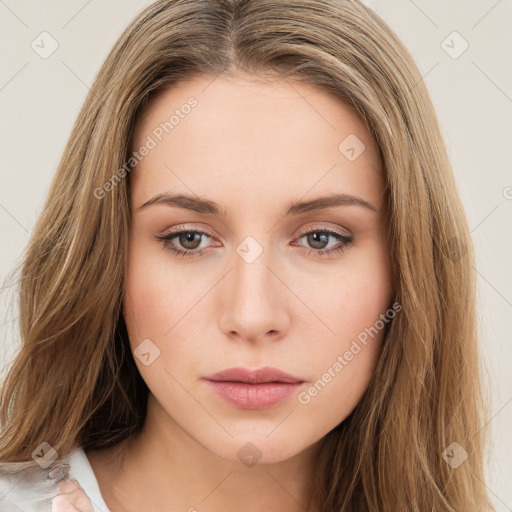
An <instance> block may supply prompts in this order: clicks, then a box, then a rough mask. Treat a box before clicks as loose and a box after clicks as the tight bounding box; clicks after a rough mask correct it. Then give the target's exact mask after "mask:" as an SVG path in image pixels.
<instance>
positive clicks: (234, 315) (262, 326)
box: [222, 237, 284, 339]
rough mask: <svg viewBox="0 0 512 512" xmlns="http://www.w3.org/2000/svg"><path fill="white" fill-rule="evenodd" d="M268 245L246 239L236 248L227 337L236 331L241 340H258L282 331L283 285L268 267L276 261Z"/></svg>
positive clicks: (227, 309)
mask: <svg viewBox="0 0 512 512" xmlns="http://www.w3.org/2000/svg"><path fill="white" fill-rule="evenodd" d="M260 238H261V237H260ZM265 240H267V241H268V237H267V238H266V239H265ZM268 245H269V244H268V243H264V241H263V240H262V241H257V240H256V239H255V238H253V237H246V238H245V239H244V240H242V242H241V243H240V244H239V245H238V246H237V247H236V248H235V254H234V255H233V267H234V268H233V271H232V272H230V278H229V279H228V283H229V284H227V288H228V289H227V290H226V293H227V298H226V300H225V311H224V312H223V322H224V325H223V326H222V327H223V328H224V330H225V331H226V334H228V333H229V332H233V331H236V332H237V333H238V334H239V335H241V336H242V337H245V338H248V339H249V338H251V339H257V338H259V337H262V336H265V334H266V333H267V332H269V331H279V330H282V328H283V325H281V324H280V323H279V322H280V319H281V320H282V319H283V312H284V310H283V301H282V298H281V297H282V290H280V289H279V287H280V286H282V284H281V283H280V281H279V279H277V278H276V277H275V276H274V275H273V273H272V272H271V271H270V270H269V268H268V267H271V266H272V260H273V258H272V254H271V251H269V250H267V246H268Z"/></svg>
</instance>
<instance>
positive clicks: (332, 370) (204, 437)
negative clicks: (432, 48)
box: [0, 0, 492, 512]
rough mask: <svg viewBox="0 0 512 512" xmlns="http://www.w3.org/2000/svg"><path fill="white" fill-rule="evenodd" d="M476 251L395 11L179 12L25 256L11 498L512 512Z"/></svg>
mask: <svg viewBox="0 0 512 512" xmlns="http://www.w3.org/2000/svg"><path fill="white" fill-rule="evenodd" d="M472 262H473V253H472V246H471V238H470V235H469V230H468V227H467V222H466V219H465V215H464V211H463V209H462V206H461V202H460V200H459V197H458V195H457V191H456V188H455V184H454V179H453V175H452V172H451V169H450V163H449V159H448V157H447V154H446V151H445V148H444V144H443V141H442V138H441V135H440V133H439V129H438V124H437V120H436V115H435V112H434V110H433V107H432V103H431V101H430V98H429V96H428V93H427V90H426V88H425V85H424V83H423V82H422V80H421V75H420V73H419V71H418V69H417V67H416V66H415V64H414V62H413V60H412V58H411V56H410V54H409V53H408V52H407V50H406V49H405V48H404V46H403V45H402V44H401V42H400V41H399V40H398V39H397V37H396V36H395V35H394V33H393V32H392V31H391V29H390V28H389V27H388V26H387V25H386V24H385V23H384V22H383V21H382V20H381V19H380V18H379V17H378V16H376V15H375V13H374V12H373V11H371V10H370V9H368V8H367V7H365V6H364V5H362V4H361V3H360V2H358V1H355V0H337V1H333V0H316V1H310V0H303V1H298V2H297V1H293V2H292V1H288V0H285V1H280V2H271V1H267V0H258V1H255V0H241V1H229V0H216V1H213V2H212V1H205V0H189V1H186V2H185V1H177V0H160V1H157V2H155V3H153V4H152V5H151V6H149V7H148V8H146V9H145V10H144V11H143V12H142V13H141V14H140V15H139V16H138V17H137V18H136V19H135V20H134V21H133V22H132V23H131V24H130V26H129V27H128V28H127V29H126V30H125V32H124V33H123V34H122V36H121V37H120V38H119V40H118V42H117V43H116V45H115V46H114V48H113V50H112V51H111V53H110V55H109V56H108V57H107V59H106V62H105V63H104V65H103V66H102V68H101V70H100V72H99V74H98V76H97V78H96V80H95V82H94V84H93V86H92V88H91V91H90V93H89V95H88V96H87V99H86V101H85V104H84V105H83V107H82V110H81V112H80V114H79V116H78V119H77V121H76V123H75V126H74V127H73V130H72V133H71V137H70V140H69V142H68V144H67V146H66V148H65V151H64V155H63V157H62V160H61V162H60V165H59V168H58V170H57V174H56V176H55V179H54V181H53V184H52V187H51V190H50V193H49V196H48V199H47V203H46V206H45V209H44V211H43V213H42V215H41V217H40V219H39V221H38V224H37V226H36V228H35V230H34V233H33V235H32V238H31V241H30V244H29V247H28V250H27V253H26V256H25V259H24V262H23V267H22V271H21V276H20V308H21V316H20V322H21V323H20V327H21V336H22V340H23V345H22V348H21V350H20V352H19V354H18V356H17V358H16V360H15V361H14V363H13V365H12V367H11V368H10V370H9V373H8V375H7V377H6V379H5V382H4V383H3V387H2V392H1V402H0V417H1V418H2V420H1V421H2V425H3V427H2V434H1V436H0V459H1V461H2V463H3V464H2V470H3V474H4V477H3V480H2V485H3V486H4V487H3V488H4V489H5V491H4V494H6V496H5V497H4V500H3V501H4V504H5V503H7V504H9V503H11V504H13V505H17V506H20V504H23V506H24V507H25V508H24V510H50V509H52V507H53V510H107V509H108V510H111V511H118V510H119V511H121V510H124V511H131V510H149V511H153V510H155V511H156V510H162V511H163V510H165V511H167V510H189V511H194V510H201V511H205V510H220V509H221V508H222V509H223V510H239V509H243V510H248V511H257V510H266V511H269V512H271V511H272V512H273V511H282V510H290V511H299V510H311V511H315V512H318V511H321V512H334V511H336V512H348V511H356V510H357V511H375V512H377V511H379V512H384V511H396V510H411V511H430V510H433V511H436V512H437V511H455V510H475V511H476V510H488V509H489V507H492V505H491V503H490V501H489V499H488V496H487V493H486V489H485V484H484V482H483V479H484V477H483V468H482V458H483V448H484V438H483V431H482V426H483V425H484V422H485V418H486V414H487V412H486V408H485V403H484V401H483V400H482V391H481V387H480V386H481V385H480V376H479V370H478V368H479V365H478V362H479V359H478V351H477V340H476V325H475V289H474V286H475V283H474V274H473V272H472V266H471V265H472ZM47 474H48V478H46V476H47ZM27 482H30V484H27ZM54 496H56V497H55V498H54ZM0 504H2V501H0ZM29 507H32V508H29ZM37 507H40V508H37Z"/></svg>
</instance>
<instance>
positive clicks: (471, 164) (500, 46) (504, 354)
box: [0, 0, 512, 512]
mask: <svg viewBox="0 0 512 512" xmlns="http://www.w3.org/2000/svg"><path fill="white" fill-rule="evenodd" d="M148 3H149V2H147V1H144V0H108V1H106V0H104V1H100V0H89V1H87V0H67V1H65V2H64V1H60V2H59V1H56V0H46V1H45V2H39V1H37V0H22V1H14V0H0V41H1V55H2V57H1V63H2V64H1V68H0V116H1V117H0V119H1V132H0V143H1V165H0V173H1V187H0V233H1V237H2V238H1V242H2V243H1V246H0V279H1V280H2V282H3V280H4V279H5V278H6V276H7V274H8V273H9V272H10V271H11V270H12V269H13V266H14V264H15V263H16V262H17V261H18V259H19V257H20V255H21V253H22V250H23V248H24V246H25V245H26V243H27V241H28V238H29V235H30V232H31V230H32V228H33V226H34V223H35V221H36V219H37V217H38V214H39V213H40V211H41V209H42V205H43V201H44V199H45V196H46V194H47V192H48V188H49V185H50V182H51V179H52V176H53V174H54V172H55V170H56V166H57V164H58V162H59V159H60V156H61V153H62V150H63V148H64V145H65V143H66V140H67V138H68V136H69V133H70V130H71V126H72V123H73V121H74V119H75V117H76V115H77V114H78V111H79V109H80V107H81V105H82V102H83V101H84V98H85V96H86V94H87V92H88V89H89V86H90V84H91V83H92V81H93V78H94V77H95V75H96V73H97V71H98V70H99V67H100V65H101V63H102V62H103V60H104V58H105V57H106V55H107V53H108V51H109V50H110V48H111V47H112V45H113V44H114V42H115V41H116V39H117V37H118V36H119V35H120V33H121V31H122V30H123V29H124V28H125V26H126V25H127V24H128V22H129V21H130V20H131V19H132V18H133V16H135V14H136V13H137V12H139V10H141V9H142V8H143V7H144V6H145V5H147V4H148ZM365 3H366V4H367V5H369V6H370V7H372V8H373V9H374V10H375V11H376V12H377V13H378V14H379V15H381V16H382V17H383V18H384V19H385V20H386V21H387V22H388V23H389V24H390V26H391V27H392V28H393V29H394V30H395V31H396V33H397V34H398V36H399V37H400V38H401V39H402V40H403V41H404V43H405V45H406V46H407V47H408V48H409V50H410V52H411V53H412V54H413V56H414V58H415V59H416V62H417V64H418V67H419V68H420V70H421V73H422V75H423V77H424V81H425V83H426V85H427V87H428V89H429V91H430V94H431V97H432V100H433V102H434V105H435V107H436V109H437V112H438V116H439V120H440V123H441V129H442V132H443V135H444V137H445V141H446V144H447V147H448V149H449V152H450V155H451V159H452V163H453V167H454V172H455V175H456V179H457V183H458V187H459V192H460V194H461V197H462V200H463V202H464V206H465V209H466V212H467V216H468V220H469V225H470V228H471V232H472V236H473V240H474V243H475V247H476V257H477V266H476V271H477V273H478V300H479V319H480V333H481V346H482V352H483V355H484V364H486V365H487V367H488V370H489V373H490V378H491V387H490V392H491V394H492V405H491V413H492V414H491V416H492V419H491V421H490V423H489V424H488V425H487V426H486V427H485V428H486V429H488V431H489V433H490V436H491V446H490V451H489V463H488V475H489V476H488V482H487V483H488V487H489V492H490V495H491V497H492V499H493V501H494V503H495V506H496V510H498V511H499V512H505V511H512V488H511V486H510V482H512V439H511V437H510V432H511V431H512V372H511V367H512V346H511V343H512V340H511V336H510V335H511V332H512V271H511V264H510V262H511V261H512V230H511V220H512V173H511V162H512V158H511V152H512V150H511V147H512V144H511V142H512V123H511V120H512V116H511V114H512V70H511V65H510V62H512V59H511V53H512V51H511V50H512V31H511V29H510V27H511V26H512V1H511V0H471V1H468V0H466V1H464V0H431V1H427V0H387V1H384V0H367V1H365ZM43 32H47V33H48V34H49V35H44V34H43V35H41V34H42V33H43ZM42 37H43V38H45V44H44V48H45V50H44V51H47V52H48V51H50V50H51V49H52V46H51V45H52V44H53V45H58V46H57V47H56V49H55V50H54V52H53V53H52V54H51V55H49V56H46V55H41V53H42V52H43V49H42V48H41V47H42V46H43V45H42V44H41V43H40V41H41V38H42ZM53 41H55V42H53ZM38 42H39V47H38V46H37V44H38ZM32 45H34V47H35V48H39V49H38V50H37V51H36V50H35V49H34V48H33V46H32ZM38 52H39V53H38ZM43 57H46V58H43ZM16 317H17V313H16V299H15V295H14V293H13V290H12V289H10V290H7V291H5V292H4V293H3V294H2V295H1V296H0V323H1V327H0V329H1V331H0V336H1V343H0V365H4V371H5V365H7V364H8V363H9V361H10V360H11V359H12V357H13V355H14V354H15V351H16V349H17V346H18V341H17V336H16V323H15V322H16ZM507 434H508V435H507Z"/></svg>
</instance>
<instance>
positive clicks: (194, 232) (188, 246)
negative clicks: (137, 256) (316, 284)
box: [156, 226, 353, 257]
mask: <svg viewBox="0 0 512 512" xmlns="http://www.w3.org/2000/svg"><path fill="white" fill-rule="evenodd" d="M179 227H180V226H178V229H176V230H173V231H172V232H170V233H168V234H166V235H159V236H156V239H157V240H159V241H160V242H161V243H162V245H163V246H164V248H165V249H166V250H168V251H170V252H172V253H173V254H175V255H176V256H181V257H184V256H186V257H192V256H201V255H202V254H204V252H205V250H204V249H205V247H203V248H200V246H201V243H202V241H203V239H204V238H213V236H212V235H210V234H209V233H207V232H206V231H202V230H199V229H181V230H180V229H179ZM301 238H306V239H307V243H308V244H310V246H311V247H312V249H310V250H309V251H308V252H307V253H308V254H314V255H318V256H323V255H327V256H330V255H332V254H335V253H341V252H342V251H344V250H345V248H346V247H347V246H348V245H350V244H351V243H352V241H353V237H352V236H348V235H344V234H343V233H339V232H338V231H334V230H331V229H327V228H317V229H313V230H310V231H305V232H303V233H302V234H301V236H300V237H299V240H300V239H301ZM329 238H334V239H336V240H338V243H339V245H338V247H334V248H332V247H331V248H327V249H326V247H328V246H329ZM178 244H179V245H178Z"/></svg>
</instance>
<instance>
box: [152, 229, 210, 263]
mask: <svg viewBox="0 0 512 512" xmlns="http://www.w3.org/2000/svg"><path fill="white" fill-rule="evenodd" d="M204 237H207V238H212V237H211V235H209V234H208V233H206V232H205V231H201V230H196V229H182V230H179V231H178V230H176V231H172V232H171V233H169V234H166V235H161V236H157V237H156V238H157V240H160V242H162V245H163V246H164V248H165V249H167V250H168V251H171V252H172V253H173V254H175V255H176V256H182V257H183V256H200V255H201V254H203V253H204V248H201V249H200V250H197V249H198V248H199V247H200V245H201V242H202V241H203V238H204ZM174 239H177V240H176V242H177V243H178V244H179V246H176V243H175V242H174ZM180 247H183V249H185V250H183V249H180Z"/></svg>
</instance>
